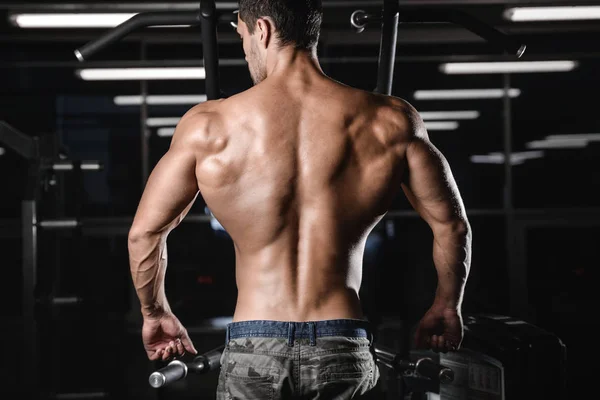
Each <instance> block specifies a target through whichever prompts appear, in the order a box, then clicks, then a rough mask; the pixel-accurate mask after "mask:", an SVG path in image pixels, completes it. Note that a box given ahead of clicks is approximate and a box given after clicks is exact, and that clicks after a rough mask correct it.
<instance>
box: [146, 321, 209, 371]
mask: <svg viewBox="0 0 600 400" xmlns="http://www.w3.org/2000/svg"><path fill="white" fill-rule="evenodd" d="M142 340H143V342H144V349H145V350H146V354H147V355H148V359H150V360H160V359H162V360H163V361H166V360H168V359H169V358H170V357H176V356H183V355H184V354H185V353H186V351H187V352H190V353H192V354H198V352H197V351H196V349H195V348H194V345H193V344H192V341H191V340H190V337H189V336H188V333H187V330H186V329H185V328H184V327H183V325H182V324H181V322H179V320H178V319H177V317H176V316H175V315H173V314H172V313H168V312H167V313H164V314H163V315H162V316H160V317H157V318H144V325H143V327H142Z"/></svg>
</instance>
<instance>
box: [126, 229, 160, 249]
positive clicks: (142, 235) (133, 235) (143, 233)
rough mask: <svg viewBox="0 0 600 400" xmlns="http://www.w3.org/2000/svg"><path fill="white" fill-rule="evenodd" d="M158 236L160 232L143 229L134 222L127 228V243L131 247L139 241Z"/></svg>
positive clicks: (142, 241)
mask: <svg viewBox="0 0 600 400" xmlns="http://www.w3.org/2000/svg"><path fill="white" fill-rule="evenodd" d="M158 236H161V235H160V233H156V232H152V231H150V230H148V229H145V228H144V227H142V226H139V225H135V224H134V225H133V226H132V227H131V228H130V229H129V233H128V235H127V243H128V244H129V246H130V247H131V246H135V245H138V244H140V243H144V242H147V241H149V240H153V239H155V238H156V237H158Z"/></svg>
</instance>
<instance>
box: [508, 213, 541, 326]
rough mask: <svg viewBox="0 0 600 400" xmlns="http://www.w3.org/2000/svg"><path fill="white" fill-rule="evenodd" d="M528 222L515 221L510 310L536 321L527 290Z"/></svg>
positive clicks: (516, 314) (512, 313)
mask: <svg viewBox="0 0 600 400" xmlns="http://www.w3.org/2000/svg"><path fill="white" fill-rule="evenodd" d="M526 228H527V224H524V223H518V222H516V221H513V226H512V231H513V248H512V252H511V253H512V254H511V256H510V258H511V262H512V263H513V268H512V269H509V270H508V272H509V279H510V287H509V289H510V304H509V307H510V311H511V315H512V316H514V317H515V318H521V319H522V320H524V321H531V323H535V315H534V312H533V310H532V309H531V307H530V306H529V291H528V290H527V230H526Z"/></svg>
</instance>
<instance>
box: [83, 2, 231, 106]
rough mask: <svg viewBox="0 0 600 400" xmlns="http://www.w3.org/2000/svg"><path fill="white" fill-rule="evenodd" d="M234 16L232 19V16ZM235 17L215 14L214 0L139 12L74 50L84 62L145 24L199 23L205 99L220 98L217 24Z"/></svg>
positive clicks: (196, 24)
mask: <svg viewBox="0 0 600 400" xmlns="http://www.w3.org/2000/svg"><path fill="white" fill-rule="evenodd" d="M234 17H235V18H234ZM235 20H237V17H236V16H235V15H234V14H233V13H223V14H220V15H217V7H216V4H215V0H201V1H200V8H199V10H198V11H191V12H190V11H176V12H162V11H157V12H142V13H139V14H136V15H134V16H133V17H131V18H130V19H128V20H127V21H125V22H123V23H121V24H120V25H118V26H116V27H115V28H113V29H110V30H109V31H107V32H106V33H105V34H104V35H102V36H100V37H99V38H98V39H95V40H93V41H91V42H89V43H87V44H86V45H84V46H83V47H81V48H79V49H77V50H75V51H74V53H75V57H77V59H78V60H79V61H85V60H87V59H89V58H90V57H91V56H93V55H94V54H96V53H97V52H99V51H101V50H102V49H104V48H106V47H107V46H109V45H111V44H113V43H115V42H117V41H119V40H121V39H122V38H124V37H125V36H127V35H128V34H130V33H132V32H134V31H136V30H139V29H142V28H145V27H149V26H165V25H190V26H198V25H200V30H201V34H202V47H203V58H204V63H203V65H204V68H205V70H206V95H207V97H208V99H209V100H214V99H218V98H219V97H221V91H220V88H219V82H220V81H219V56H218V50H217V45H218V43H217V23H218V22H229V23H233V22H234V21H235Z"/></svg>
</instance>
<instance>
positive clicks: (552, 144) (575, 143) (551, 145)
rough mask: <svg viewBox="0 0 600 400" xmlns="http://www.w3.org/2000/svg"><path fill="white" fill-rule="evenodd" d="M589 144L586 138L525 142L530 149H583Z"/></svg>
mask: <svg viewBox="0 0 600 400" xmlns="http://www.w3.org/2000/svg"><path fill="white" fill-rule="evenodd" d="M587 145H588V141H587V140H585V139H565V140H534V141H533V142H529V143H526V144H525V147H527V148H528V149H581V148H583V147H586V146H587Z"/></svg>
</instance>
